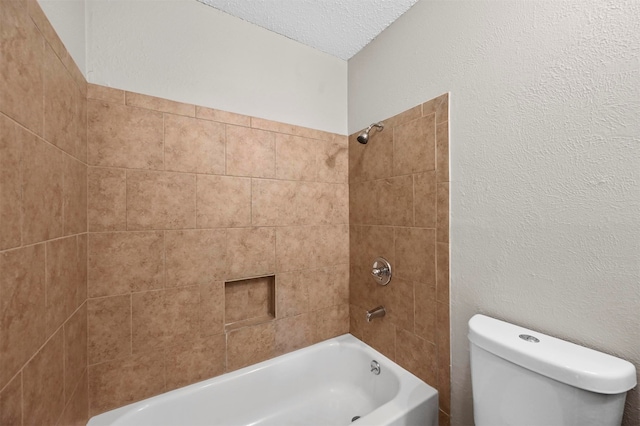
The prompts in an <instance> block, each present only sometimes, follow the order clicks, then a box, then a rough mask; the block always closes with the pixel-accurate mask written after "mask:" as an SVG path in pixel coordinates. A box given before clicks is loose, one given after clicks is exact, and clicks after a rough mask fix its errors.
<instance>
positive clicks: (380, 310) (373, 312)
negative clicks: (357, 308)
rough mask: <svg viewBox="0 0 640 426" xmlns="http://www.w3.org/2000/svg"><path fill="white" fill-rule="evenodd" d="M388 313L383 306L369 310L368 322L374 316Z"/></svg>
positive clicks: (378, 316) (377, 316) (380, 316)
mask: <svg viewBox="0 0 640 426" xmlns="http://www.w3.org/2000/svg"><path fill="white" fill-rule="evenodd" d="M386 313H387V311H385V309H384V307H383V306H378V307H377V308H374V309H372V310H370V311H367V322H371V320H372V319H374V318H382V317H383V316H384V314H386Z"/></svg>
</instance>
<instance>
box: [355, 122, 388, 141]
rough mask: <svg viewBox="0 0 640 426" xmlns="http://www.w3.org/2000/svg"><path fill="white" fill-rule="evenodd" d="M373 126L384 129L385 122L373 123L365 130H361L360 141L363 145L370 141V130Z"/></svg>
mask: <svg viewBox="0 0 640 426" xmlns="http://www.w3.org/2000/svg"><path fill="white" fill-rule="evenodd" d="M372 127H376V128H378V129H380V130H382V129H384V123H382V122H379V123H373V124H372V125H371V126H369V127H367V128H366V129H365V130H363V131H362V132H360V134H359V135H358V142H360V143H361V144H363V145H364V144H366V143H367V142H369V131H370V130H371V128H372Z"/></svg>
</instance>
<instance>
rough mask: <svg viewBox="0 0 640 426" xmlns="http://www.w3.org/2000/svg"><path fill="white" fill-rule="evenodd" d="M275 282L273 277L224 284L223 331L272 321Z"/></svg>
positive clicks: (273, 315)
mask: <svg viewBox="0 0 640 426" xmlns="http://www.w3.org/2000/svg"><path fill="white" fill-rule="evenodd" d="M275 282H276V279H275V276H274V275H268V276H264V277H256V278H247V279H243V280H236V281H227V282H225V283H224V315H225V316H224V318H225V330H227V331H228V330H233V329H236V328H240V327H245V326H247V325H253V324H259V323H262V322H267V321H271V320H272V319H274V318H275V312H276V309H275V307H276V304H275Z"/></svg>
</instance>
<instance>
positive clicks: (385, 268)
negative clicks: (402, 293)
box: [371, 257, 391, 285]
mask: <svg viewBox="0 0 640 426" xmlns="http://www.w3.org/2000/svg"><path fill="white" fill-rule="evenodd" d="M371 276H372V277H373V279H374V280H375V282H377V283H378V284H380V285H387V284H389V281H391V264H390V263H389V261H388V260H387V259H385V258H384V257H377V258H376V259H375V260H374V261H373V266H372V267H371Z"/></svg>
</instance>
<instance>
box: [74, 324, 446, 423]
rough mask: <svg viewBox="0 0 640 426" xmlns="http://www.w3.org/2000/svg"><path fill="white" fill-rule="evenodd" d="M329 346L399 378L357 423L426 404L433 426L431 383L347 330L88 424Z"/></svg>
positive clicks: (394, 416)
mask: <svg viewBox="0 0 640 426" xmlns="http://www.w3.org/2000/svg"><path fill="white" fill-rule="evenodd" d="M331 346H345V347H349V346H351V347H355V348H356V350H361V351H364V352H365V353H367V355H369V356H371V357H372V358H371V359H372V360H373V359H375V360H376V361H378V362H379V363H380V365H381V366H382V367H383V368H386V369H389V370H390V371H391V372H392V373H393V374H394V375H395V376H396V377H397V378H398V379H399V380H400V386H399V389H398V392H397V393H396V395H395V397H393V398H392V399H391V400H389V401H387V402H386V403H384V404H382V405H381V406H379V407H377V408H376V409H374V410H373V411H372V412H370V413H368V414H366V415H364V416H362V417H361V418H360V419H358V424H359V425H361V426H362V425H391V424H397V422H398V420H399V419H401V418H402V417H403V416H405V415H406V414H407V413H409V412H411V411H412V410H415V409H416V408H418V407H419V406H420V405H421V404H427V405H429V406H430V407H431V408H432V409H433V410H434V415H435V421H434V422H433V425H437V424H438V423H437V419H438V399H439V394H438V391H437V390H436V389H435V388H434V387H433V386H431V385H429V384H428V383H425V382H423V381H422V380H420V379H419V378H417V377H416V376H415V375H413V373H411V372H409V371H408V370H406V369H404V368H403V367H401V366H400V365H399V364H397V363H396V362H394V361H392V360H391V359H389V358H388V357H386V356H385V355H383V354H382V353H380V352H378V351H377V350H375V349H374V348H372V347H371V346H369V345H367V344H366V343H364V342H363V341H361V340H360V339H358V338H356V337H355V336H353V335H352V334H350V333H346V334H343V335H341V336H337V337H333V338H331V339H327V340H324V341H322V342H318V343H315V344H313V345H310V346H307V347H304V348H301V349H298V350H295V351H292V352H289V353H286V354H283V355H279V356H277V357H274V358H271V359H268V360H265V361H261V362H259V363H256V364H252V365H249V366H247V367H243V368H240V369H238V370H235V371H231V372H228V373H224V374H221V375H219V376H214V377H211V378H209V379H205V380H202V381H200V382H196V383H192V384H190V385H187V386H183V387H180V388H177V389H172V390H170V391H167V392H163V393H161V394H158V395H155V396H152V397H149V398H145V399H143V400H140V401H136V402H132V403H130V404H127V405H124V406H122V407H118V408H114V409H112V410H109V411H106V412H104V413H100V414H96V415H95V416H93V417H91V418H90V419H89V422H88V423H87V426H112V425H114V422H116V421H118V420H119V419H121V418H123V417H125V416H127V415H131V414H134V413H135V412H138V411H141V410H143V409H146V408H148V406H149V405H150V404H157V403H162V402H163V400H169V399H172V398H174V397H175V396H176V395H178V394H183V395H185V396H186V395H188V394H191V393H194V392H197V391H198V390H200V389H202V388H206V387H209V386H213V385H217V384H222V383H225V382H227V381H230V380H233V379H235V378H237V377H241V376H245V375H248V374H251V373H253V372H256V371H259V370H261V369H264V368H267V367H268V366H270V365H272V364H275V363H284V362H286V361H287V360H288V359H291V358H297V357H300V356H304V354H306V353H310V352H314V351H318V350H321V348H323V347H331ZM432 417H433V416H432Z"/></svg>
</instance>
